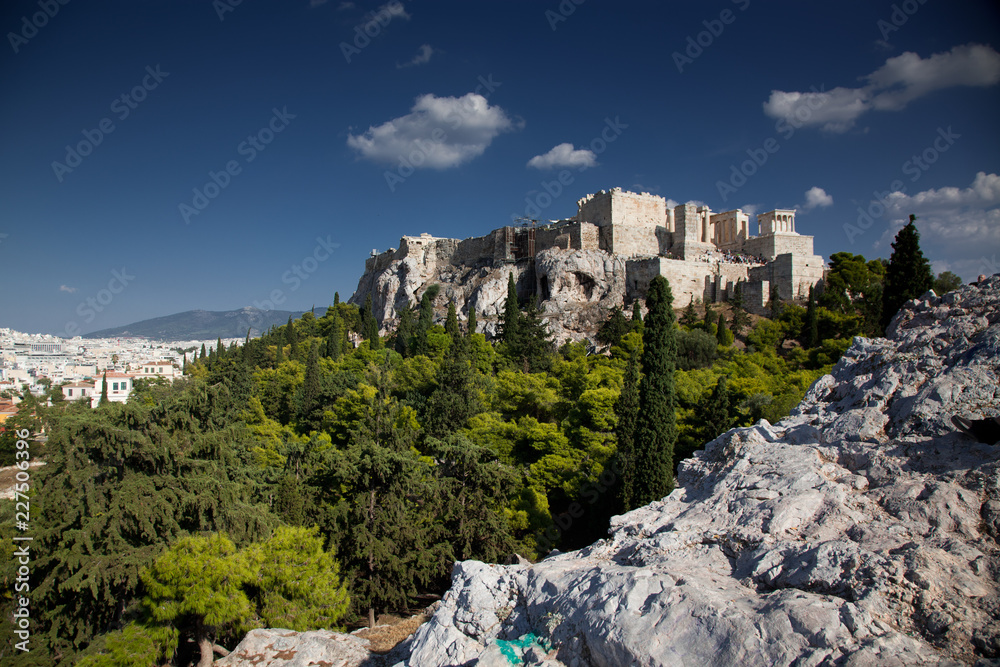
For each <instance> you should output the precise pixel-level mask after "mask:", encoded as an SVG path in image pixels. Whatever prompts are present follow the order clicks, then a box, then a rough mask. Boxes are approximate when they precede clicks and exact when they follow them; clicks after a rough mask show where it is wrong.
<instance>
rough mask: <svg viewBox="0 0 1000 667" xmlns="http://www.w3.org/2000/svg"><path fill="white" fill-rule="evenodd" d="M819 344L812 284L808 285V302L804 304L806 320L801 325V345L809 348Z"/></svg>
mask: <svg viewBox="0 0 1000 667" xmlns="http://www.w3.org/2000/svg"><path fill="white" fill-rule="evenodd" d="M818 344H819V315H818V313H817V312H816V297H815V295H814V293H813V287H812V285H810V286H809V302H808V303H807V304H806V321H805V323H804V324H803V326H802V347H804V348H807V349H808V348H811V347H816V346H817V345H818Z"/></svg>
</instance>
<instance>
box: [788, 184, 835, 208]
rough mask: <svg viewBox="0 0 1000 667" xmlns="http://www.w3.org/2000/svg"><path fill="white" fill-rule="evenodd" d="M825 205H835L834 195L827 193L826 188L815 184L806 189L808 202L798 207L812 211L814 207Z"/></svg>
mask: <svg viewBox="0 0 1000 667" xmlns="http://www.w3.org/2000/svg"><path fill="white" fill-rule="evenodd" d="M824 206H833V197H831V196H830V195H828V194H826V190H824V189H823V188H821V187H818V186H815V185H814V186H813V187H811V188H809V189H808V190H806V203H804V204H802V206H799V207H797V208H799V209H801V210H803V211H811V210H812V209H814V208H821V207H824Z"/></svg>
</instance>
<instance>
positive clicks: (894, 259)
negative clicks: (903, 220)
mask: <svg viewBox="0 0 1000 667" xmlns="http://www.w3.org/2000/svg"><path fill="white" fill-rule="evenodd" d="M916 220H917V216H915V215H911V216H910V221H909V222H908V223H907V224H906V225H905V226H904V227H903V228H902V229H901V230H899V233H898V234H896V240H895V241H893V243H892V256H891V257H890V258H889V266H888V268H887V269H886V273H885V287H884V289H883V292H882V326H883V328H885V327H888V326H889V323H890V322H891V321H892V318H893V316H894V315H895V314H896V312H897V311H898V310H899V309H900V307H901V306H902V305H903V304H904V303H906V302H907V301H908V300H910V299H915V298H917V297H919V296H921V295H923V294H924V293H925V292H926V291H927V290H929V289H931V288H932V287H933V286H934V276H933V274H932V273H931V267H930V263H929V262H928V261H927V259H926V258H925V257H924V253H923V252H922V251H921V250H920V232H918V231H917V225H916Z"/></svg>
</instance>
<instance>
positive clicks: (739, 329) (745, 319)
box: [729, 280, 750, 336]
mask: <svg viewBox="0 0 1000 667" xmlns="http://www.w3.org/2000/svg"><path fill="white" fill-rule="evenodd" d="M729 303H730V305H731V306H732V322H731V327H730V328H731V329H732V332H733V334H734V335H736V336H742V335H743V332H744V331H746V329H747V327H748V326H750V316H749V315H747V311H746V308H745V307H744V305H745V304H744V300H743V281H742V280H738V281H736V286H735V287H733V297H732V298H731V299H730V300H729Z"/></svg>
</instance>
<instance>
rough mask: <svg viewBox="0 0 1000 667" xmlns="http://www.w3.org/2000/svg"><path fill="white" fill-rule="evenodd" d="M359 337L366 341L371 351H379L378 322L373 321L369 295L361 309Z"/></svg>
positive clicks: (373, 316)
mask: <svg viewBox="0 0 1000 667" xmlns="http://www.w3.org/2000/svg"><path fill="white" fill-rule="evenodd" d="M361 337H362V338H364V339H365V340H366V341H368V345H369V347H370V348H371V349H372V350H377V349H379V347H380V340H379V335H378V320H376V319H375V311H374V308H373V307H372V295H371V294H370V293H369V294H368V296H366V297H365V307H364V308H362V309H361Z"/></svg>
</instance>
